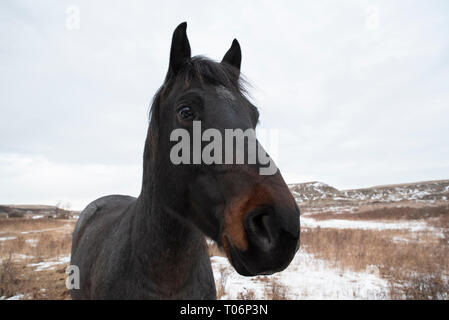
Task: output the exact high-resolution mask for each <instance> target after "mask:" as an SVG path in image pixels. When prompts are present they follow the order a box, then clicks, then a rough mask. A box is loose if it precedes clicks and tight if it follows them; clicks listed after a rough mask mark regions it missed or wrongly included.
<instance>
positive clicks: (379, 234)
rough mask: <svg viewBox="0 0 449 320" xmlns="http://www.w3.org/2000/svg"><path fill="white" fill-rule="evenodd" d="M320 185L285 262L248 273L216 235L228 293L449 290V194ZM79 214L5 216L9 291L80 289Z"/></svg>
mask: <svg viewBox="0 0 449 320" xmlns="http://www.w3.org/2000/svg"><path fill="white" fill-rule="evenodd" d="M448 185H449V184H447V183H446V182H444V183H442V185H441V186H440V187H441V188H439V191H438V192H440V191H441V190H440V189H442V190H443V191H444V192H447V190H448V189H449V188H448V187H447V186H448ZM316 186H317V185H314V187H313V192H309V196H310V198H313V197H315V198H314V199H309V200H305V201H304V200H302V201H301V199H297V201H298V204H299V205H300V208H301V212H302V215H301V249H300V251H299V252H298V253H297V255H296V257H295V259H294V260H293V262H292V263H291V265H290V266H289V267H288V268H287V269H286V270H285V271H283V272H281V273H278V274H275V275H272V276H258V277H249V278H248V277H241V276H239V275H238V274H237V273H236V272H235V271H234V270H233V268H232V267H231V266H230V264H229V262H228V261H227V259H226V258H225V257H224V256H223V253H222V252H221V250H220V249H219V248H217V246H216V245H215V244H214V243H213V242H211V241H208V244H209V252H210V255H211V261H212V266H213V269H214V276H215V281H216V287H217V296H218V298H220V299H449V259H448V257H449V202H448V201H447V200H446V199H447V198H446V195H441V193H438V192H436V193H435V192H434V194H438V196H435V197H436V198H430V199H429V198H428V197H429V193H426V192H424V191H423V190H421V189H419V188H418V189H417V188H415V187H413V188H414V189H413V188H412V189H413V190H417V191H415V193H414V195H416V194H417V193H419V195H420V196H421V198H418V199H416V198H412V199H409V198H406V197H405V196H404V197H402V198H399V199H396V198H395V199H394V201H392V200H391V199H390V200H388V199H387V200H385V199H382V198H381V197H379V196H377V194H379V192H378V191H376V190H374V191H373V190H371V191H366V190H365V191H363V192H364V193H365V194H369V193H373V192H374V195H373V194H369V196H367V197H365V199H360V195H361V192H355V191H351V192H346V194H349V195H350V196H351V194H355V195H356V196H357V197H358V198H357V201H355V200H354V198H351V197H348V196H345V195H344V192H343V195H342V192H340V191H338V190H337V191H338V194H333V195H332V194H331V195H329V194H330V193H329V192H331V191H332V190H330V189H328V186H321V187H320V188H317V187H316ZM296 187H297V186H293V187H292V189H294V188H296ZM300 188H302V191H301V195H304V194H306V191H305V190H304V186H300ZM382 188H384V187H382ZM401 188H402V187H401ZM317 190H318V191H320V192H321V193H320V192H318V193H316V191H317ZM382 190H383V189H382ZM332 192H334V193H335V192H336V191H332ZM382 192H383V191H382ZM293 194H295V193H293ZM320 194H321V196H320ZM323 194H326V196H323ZM444 194H446V193H444ZM388 196H389V197H390V196H391V194H389V195H388ZM407 197H408V196H407ZM412 197H414V196H413V195H412ZM422 197H427V199H422ZM351 199H352V200H351ZM373 199H374V200H373ZM75 223H76V219H73V218H68V219H50V218H48V217H39V218H37V219H33V218H30V217H27V218H0V259H1V260H0V297H1V298H2V299H70V296H69V294H68V291H67V289H66V287H65V279H66V274H65V270H66V267H67V266H68V264H69V261H70V249H71V234H72V230H73V228H74V226H75Z"/></svg>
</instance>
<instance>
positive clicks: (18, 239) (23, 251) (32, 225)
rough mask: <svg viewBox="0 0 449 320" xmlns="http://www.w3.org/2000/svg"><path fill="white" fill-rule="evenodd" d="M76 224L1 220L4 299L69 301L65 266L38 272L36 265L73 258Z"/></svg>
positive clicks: (0, 266) (1, 292) (0, 264)
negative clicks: (14, 297)
mask: <svg viewBox="0 0 449 320" xmlns="http://www.w3.org/2000/svg"><path fill="white" fill-rule="evenodd" d="M74 224H75V221H72V220H52V219H36V220H32V219H0V237H4V238H5V237H6V238H13V239H12V240H3V241H0V259H1V260H0V261H1V262H0V297H1V296H6V297H10V296H13V295H16V294H20V293H21V294H25V297H24V298H25V299H67V298H69V293H68V291H67V289H66V288H65V268H66V267H67V266H66V265H65V264H60V265H56V266H54V267H52V268H49V269H44V270H41V271H36V270H35V267H33V266H32V264H36V263H40V262H43V261H48V260H49V259H54V258H57V257H63V256H67V255H69V254H70V250H71V243H72V241H71V240H72V239H71V233H72V230H73V227H74Z"/></svg>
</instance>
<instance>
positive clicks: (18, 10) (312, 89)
mask: <svg viewBox="0 0 449 320" xmlns="http://www.w3.org/2000/svg"><path fill="white" fill-rule="evenodd" d="M182 21H187V22H188V27H187V32H188V36H189V39H190V44H191V47H192V53H193V54H194V55H197V54H203V55H206V56H208V57H210V58H212V59H216V60H220V59H221V58H222V56H223V54H224V53H225V52H226V50H227V49H228V48H229V46H230V45H231V42H232V40H233V39H234V38H237V39H238V40H239V42H240V44H241V46H242V52H243V60H242V72H243V73H244V74H245V75H246V77H247V79H248V80H249V81H250V82H251V83H252V88H250V94H251V96H252V99H253V101H254V102H255V104H256V105H257V106H258V107H259V109H260V113H261V117H260V127H261V128H263V129H269V130H272V132H277V133H278V144H277V145H276V143H275V142H273V143H268V142H270V141H269V140H268V141H266V144H265V147H266V149H267V150H268V151H269V152H271V153H272V154H273V155H274V158H275V159H276V161H277V164H278V166H279V168H280V169H281V172H282V174H283V176H284V178H285V179H286V181H287V182H288V183H293V182H305V181H314V180H318V181H322V182H325V183H328V184H330V185H333V186H335V187H337V188H339V189H344V188H357V187H367V186H372V185H378V184H390V183H401V182H412V181H421V180H432V179H447V178H449V1H446V0H441V1H431V0H428V1H413V0H404V1H388V0H387V1H361V0H354V1H349V0H348V1H297V0H295V1H229V0H227V1H177V2H172V1H157V2H155V4H151V3H150V1H109V0H108V1H99V0H96V1H44V0H39V1H31V0H30V1H19V0H2V1H1V2H0V203H39V204H50V205H54V204H56V202H58V201H64V202H70V203H71V205H72V208H76V209H82V208H83V207H84V206H85V205H87V204H88V203H89V202H90V201H92V200H94V199H96V198H98V197H100V196H102V195H107V194H117V193H119V194H130V195H134V196H137V195H138V193H139V191H140V182H141V167H142V152H143V146H144V140H145V135H146V130H147V125H148V109H149V105H150V103H151V99H152V97H153V94H154V93H155V91H156V90H157V89H158V87H159V86H160V85H161V83H162V81H163V79H164V76H165V73H166V71H167V66H168V55H169V50H170V42H171V35H172V32H173V29H174V28H175V27H176V26H177V25H178V24H179V23H180V22H182ZM265 140H267V139H265ZM271 141H273V140H271Z"/></svg>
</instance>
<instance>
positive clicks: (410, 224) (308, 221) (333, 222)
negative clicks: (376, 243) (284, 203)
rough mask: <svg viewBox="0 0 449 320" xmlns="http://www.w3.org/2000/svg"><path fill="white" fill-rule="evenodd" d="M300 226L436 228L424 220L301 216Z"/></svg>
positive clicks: (368, 228)
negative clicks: (369, 219) (398, 220)
mask: <svg viewBox="0 0 449 320" xmlns="http://www.w3.org/2000/svg"><path fill="white" fill-rule="evenodd" d="M301 227H308V228H316V227H320V228H335V229H363V230H394V229H403V230H409V231H436V232H439V231H440V230H439V229H438V228H434V227H431V226H429V225H428V224H427V223H425V222H424V221H402V222H382V221H366V220H344V219H329V220H315V219H313V218H308V217H307V218H306V217H301Z"/></svg>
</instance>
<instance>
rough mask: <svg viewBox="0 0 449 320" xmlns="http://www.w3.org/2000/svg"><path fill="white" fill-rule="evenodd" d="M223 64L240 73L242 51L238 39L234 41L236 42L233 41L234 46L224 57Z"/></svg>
mask: <svg viewBox="0 0 449 320" xmlns="http://www.w3.org/2000/svg"><path fill="white" fill-rule="evenodd" d="M221 63H227V64H229V65H231V66H233V67H235V68H237V70H238V71H240V65H241V63H242V50H241V49H240V44H239V42H238V41H237V39H234V41H232V46H231V48H229V50H228V52H226V54H225V55H224V57H223V60H221Z"/></svg>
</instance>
